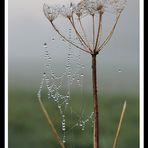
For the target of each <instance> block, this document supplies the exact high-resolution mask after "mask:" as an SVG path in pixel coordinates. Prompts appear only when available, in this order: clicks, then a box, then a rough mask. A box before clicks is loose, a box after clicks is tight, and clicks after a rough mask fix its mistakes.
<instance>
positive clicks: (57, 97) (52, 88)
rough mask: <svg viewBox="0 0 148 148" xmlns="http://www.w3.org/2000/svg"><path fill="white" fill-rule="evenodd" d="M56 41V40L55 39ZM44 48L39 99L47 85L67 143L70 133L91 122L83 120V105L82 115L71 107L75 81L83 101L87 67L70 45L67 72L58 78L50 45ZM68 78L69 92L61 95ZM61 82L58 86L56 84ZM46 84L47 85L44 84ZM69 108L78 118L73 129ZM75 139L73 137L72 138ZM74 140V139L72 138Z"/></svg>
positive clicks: (49, 97) (88, 119)
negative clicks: (73, 65) (69, 126)
mask: <svg viewBox="0 0 148 148" xmlns="http://www.w3.org/2000/svg"><path fill="white" fill-rule="evenodd" d="M69 38H70V39H72V36H71V29H69ZM54 40H55V38H54ZM43 47H44V70H43V71H44V72H43V75H42V78H41V83H40V87H39V90H38V94H37V95H38V98H40V99H41V91H42V89H43V84H45V85H46V87H47V91H48V99H49V101H54V102H55V103H56V104H57V105H56V106H57V108H58V110H59V113H60V116H61V131H62V139H63V143H66V141H67V140H66V139H67V138H66V136H67V133H68V132H73V131H71V130H73V129H74V128H75V127H78V126H79V128H80V129H81V130H82V131H84V129H85V126H86V124H87V122H89V121H90V119H91V117H88V118H87V119H83V117H82V108H83V107H82V105H81V113H80V114H79V113H78V112H76V113H75V112H74V111H73V110H72V107H71V93H70V91H71V85H72V84H73V82H74V81H76V84H77V86H78V87H79V88H80V89H81V96H80V97H81V99H82V98H83V94H82V91H83V90H82V89H83V78H84V68H85V66H84V65H83V64H81V51H80V52H79V53H77V54H76V53H74V49H73V48H72V46H71V45H70V44H69V45H68V52H67V64H66V66H65V70H64V72H63V73H62V75H61V76H56V75H55V73H54V70H53V68H52V58H51V55H50V54H49V53H50V52H49V51H48V50H51V49H48V45H47V43H44V44H43ZM73 62H74V63H75V64H76V68H75V69H73V68H72V63H73ZM65 77H66V80H67V82H64V83H67V91H66V92H65V95H64V94H61V93H60V89H61V87H63V86H62V85H65V84H62V83H63V80H64V78H65ZM57 81H58V82H59V83H58V85H57V83H56V82H57ZM44 82H45V83H44ZM82 103H83V100H81V104H82ZM67 107H69V108H71V111H70V114H71V119H72V117H73V114H75V115H76V116H77V119H78V122H76V124H75V125H72V128H70V129H67V122H66V109H67ZM72 137H73V136H72ZM71 140H72V138H71ZM70 143H71V146H70V147H72V148H73V147H74V144H73V143H72V141H71V142H70Z"/></svg>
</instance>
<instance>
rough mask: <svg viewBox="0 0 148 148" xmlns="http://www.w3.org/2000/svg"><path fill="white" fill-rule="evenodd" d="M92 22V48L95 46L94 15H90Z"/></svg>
mask: <svg viewBox="0 0 148 148" xmlns="http://www.w3.org/2000/svg"><path fill="white" fill-rule="evenodd" d="M92 22H93V49H94V47H95V17H94V15H92Z"/></svg>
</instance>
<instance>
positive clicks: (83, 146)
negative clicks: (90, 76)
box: [9, 89, 139, 148]
mask: <svg viewBox="0 0 148 148" xmlns="http://www.w3.org/2000/svg"><path fill="white" fill-rule="evenodd" d="M36 93H37V92H36V90H26V89H24V90H22V89H9V148H60V146H59V145H58V144H57V143H56V141H55V139H54V138H53V137H52V135H51V133H50V130H49V128H48V124H47V122H46V119H45V118H44V115H43V113H42V111H41V108H40V106H39V103H38V101H37V97H36ZM79 96H80V95H79V93H78V92H74V93H73V98H74V99H73V100H74V101H73V102H72V104H73V108H74V109H75V110H77V111H79V108H80V105H79V104H80V103H79V101H80V98H79ZM126 98H127V110H126V116H125V119H124V123H123V126H122V130H121V134H120V138H119V141H118V146H117V148H139V108H138V107H139V103H138V96H136V95H135V96H126ZM83 101H84V106H83V108H84V110H85V111H86V113H89V112H90V111H91V107H92V103H91V94H89V93H88V94H87V93H86V94H85V100H84V99H83ZM123 102H124V100H123V97H122V95H118V96H114V95H112V96H109V95H107V96H106V95H103V94H102V95H101V96H100V112H101V113H100V120H101V124H100V130H101V148H111V145H112V141H113V137H114V135H115V131H116V127H117V123H118V120H119V115H120V113H121V110H122V105H123ZM44 103H45V104H46V107H47V108H48V112H49V114H50V115H51V118H52V119H53V122H54V123H55V126H56V128H57V129H58V131H59V132H61V131H60V128H59V127H60V125H61V123H60V116H58V114H57V112H58V111H57V108H56V107H55V106H54V104H52V103H50V102H49V101H48V100H44ZM68 113H69V112H68ZM68 113H67V117H68V118H67V122H69V121H68V120H71V121H72V122H75V121H76V117H75V116H74V117H71V116H70V114H69V115H68ZM72 133H73V136H71V135H69V137H70V138H69V143H68V144H67V146H66V147H67V148H92V147H93V139H92V128H91V127H90V128H88V129H86V130H85V131H84V132H82V131H80V130H78V129H76V130H73V131H72Z"/></svg>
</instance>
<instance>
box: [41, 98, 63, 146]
mask: <svg viewBox="0 0 148 148" xmlns="http://www.w3.org/2000/svg"><path fill="white" fill-rule="evenodd" d="M39 103H40V106H41V109H42V111H43V113H44V115H45V117H46V119H47V121H48V124H49V127H50V129H51V131H52V133H53V135H54V137H55V138H56V140H57V141H58V143H59V144H60V146H61V148H65V146H64V144H63V142H62V140H61V138H60V136H59V135H58V133H57V131H56V129H55V127H54V125H53V123H52V121H51V119H50V117H49V115H48V113H47V111H46V109H45V107H44V104H43V102H42V100H41V99H40V98H39Z"/></svg>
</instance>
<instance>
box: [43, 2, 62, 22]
mask: <svg viewBox="0 0 148 148" xmlns="http://www.w3.org/2000/svg"><path fill="white" fill-rule="evenodd" d="M43 12H44V14H45V16H46V17H47V19H48V20H49V21H50V22H52V21H53V20H55V19H56V18H57V17H58V15H59V9H58V8H57V7H49V6H48V5H46V4H44V5H43Z"/></svg>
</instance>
